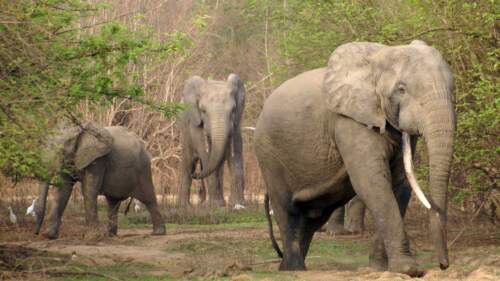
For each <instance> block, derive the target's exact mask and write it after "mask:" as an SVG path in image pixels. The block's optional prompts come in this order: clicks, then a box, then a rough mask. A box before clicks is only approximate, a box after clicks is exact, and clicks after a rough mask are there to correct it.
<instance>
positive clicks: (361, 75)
mask: <svg viewBox="0 0 500 281" xmlns="http://www.w3.org/2000/svg"><path fill="white" fill-rule="evenodd" d="M384 47H385V46H384V45H381V44H376V43H361V42H356V43H348V44H344V45H342V46H340V47H338V48H337V49H336V50H335V51H334V52H333V53H332V55H331V56H330V59H329V61H328V67H327V69H326V73H325V78H324V80H323V94H324V95H325V101H326V106H327V109H328V110H330V111H332V112H335V113H338V114H342V115H345V116H347V117H350V118H352V119H354V120H356V121H358V122H360V123H363V124H365V125H367V126H368V127H379V128H380V131H381V132H383V131H384V130H385V114H384V112H383V110H382V102H383V101H382V100H381V99H382V97H380V96H378V95H377V93H376V90H375V89H376V87H375V84H376V79H377V77H376V75H377V71H375V70H376V69H375V68H376V66H375V64H374V63H373V62H372V61H371V56H372V55H373V54H375V53H376V52H377V51H379V50H380V49H382V48H384Z"/></svg>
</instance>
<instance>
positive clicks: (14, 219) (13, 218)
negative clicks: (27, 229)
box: [9, 206, 17, 224]
mask: <svg viewBox="0 0 500 281" xmlns="http://www.w3.org/2000/svg"><path fill="white" fill-rule="evenodd" d="M9 220H10V222H11V223H13V224H16V223H17V217H16V214H14V211H12V208H11V207H10V206H9Z"/></svg>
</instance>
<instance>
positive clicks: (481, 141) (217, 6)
mask: <svg viewBox="0 0 500 281" xmlns="http://www.w3.org/2000/svg"><path fill="white" fill-rule="evenodd" d="M91 2H92V1H80V0H78V1H77V0H44V1H27V0H8V1H2V2H1V3H0V32H1V33H2V36H1V37H0V63H1V64H2V65H3V67H2V69H0V75H1V82H0V83H1V84H0V92H1V95H2V98H1V100H0V128H1V130H0V167H2V169H3V170H4V171H7V172H9V174H10V175H33V174H37V173H38V169H39V167H38V166H37V165H38V164H37V163H38V162H37V159H38V158H37V156H36V155H37V154H36V152H37V151H38V150H37V149H38V147H39V143H40V136H43V135H44V134H45V131H46V130H47V128H49V127H51V126H52V125H53V124H54V123H55V121H60V117H61V116H64V115H67V112H68V111H69V112H74V111H75V109H76V111H77V112H79V113H80V114H81V115H79V117H80V118H81V119H82V120H97V121H98V122H99V123H102V124H106V125H107V124H121V125H125V126H127V127H129V128H130V129H131V130H133V131H135V132H136V133H138V134H139V135H140V136H141V137H143V138H144V139H145V140H146V141H147V144H148V149H149V150H150V152H151V153H152V154H153V166H154V170H155V175H156V176H155V181H156V182H160V188H161V189H162V190H165V189H170V190H172V191H175V190H176V186H177V171H176V165H177V161H178V155H179V149H180V147H179V143H178V137H177V136H178V135H177V132H176V130H174V129H173V128H174V127H175V126H174V125H175V119H165V118H164V117H163V116H162V115H161V114H159V113H156V112H155V110H153V109H151V108H150V107H144V106H143V105H137V104H134V103H131V102H130V101H129V100H130V99H132V100H136V101H139V102H142V103H148V104H149V105H150V106H153V107H154V108H156V109H164V110H167V112H172V109H175V108H177V107H176V106H174V107H171V106H168V107H165V104H164V102H167V104H169V103H171V102H178V101H179V100H180V89H182V82H183V80H184V79H186V78H187V77H188V76H189V75H192V74H198V75H201V76H204V77H209V78H213V79H225V77H227V75H228V74H229V73H230V72H235V73H238V74H240V76H242V78H243V79H244V80H245V81H246V86H247V107H246V109H245V114H244V121H243V122H244V125H250V126H252V125H254V124H255V120H256V118H257V116H258V114H259V112H260V109H261V107H262V104H263V102H264V100H265V98H266V97H267V96H268V95H269V93H270V92H271V91H272V89H274V88H275V87H277V86H278V85H279V84H280V83H281V82H282V81H284V80H286V79H288V78H290V77H292V76H294V75H296V74H298V73H300V72H303V71H305V70H309V69H312V68H316V67H322V66H325V64H326V62H327V59H328V57H329V55H330V54H331V52H332V51H333V50H334V49H335V48H336V47H337V46H338V45H340V44H342V43H346V42H349V41H376V42H380V43H385V44H389V45H395V44H406V43H409V42H411V40H413V39H417V38H418V39H421V40H424V41H426V42H427V43H429V44H431V45H433V46H435V47H436V48H437V49H438V50H439V51H440V52H441V53H442V54H443V56H444V57H445V59H446V60H447V61H448V62H449V64H450V66H451V68H452V70H453V73H454V75H455V83H456V92H455V94H456V109H457V117H458V127H457V134H456V136H457V137H456V140H457V141H456V147H455V164H454V167H453V174H452V183H453V184H452V185H451V187H450V188H451V192H452V195H453V199H454V201H455V202H460V203H464V204H462V205H461V206H462V207H466V208H467V207H474V208H477V207H478V205H479V204H481V202H483V199H484V198H485V197H486V198H493V194H496V195H494V196H496V197H495V198H496V199H488V200H490V202H492V203H494V202H496V204H497V205H498V204H500V199H499V198H498V197H499V195H498V194H499V193H498V192H496V193H495V192H493V190H497V191H498V183H497V182H498V178H499V171H498V167H499V166H500V161H499V159H500V157H499V156H500V146H499V141H498V139H499V137H498V136H499V133H500V132H499V128H500V125H499V120H500V110H499V106H500V96H499V94H498V92H499V87H498V84H497V79H498V76H499V65H500V63H499V60H498V57H499V55H500V51H499V49H498V32H499V18H498V15H499V14H500V13H499V10H500V9H499V4H498V1H493V0H485V1H476V2H471V1H464V0H453V1H417V0H405V1H395V0H350V1H313V0H279V1H278V0H241V1H229V0H204V1H192V0H186V1H166V0H150V1H145V0H127V1H118V0H109V1H107V2H108V3H109V4H108V5H103V4H95V3H91ZM98 2H101V1H98ZM244 138H245V143H246V144H250V143H251V136H244ZM245 152H246V156H245V159H246V162H245V163H246V174H247V175H246V178H247V186H249V189H252V188H254V187H255V186H257V187H259V188H260V186H261V181H260V176H259V172H258V168H257V166H256V163H255V159H254V157H253V155H252V148H251V145H247V146H246V148H245ZM421 155H422V156H421V157H420V161H421V162H425V159H423V158H422V157H425V153H421ZM420 166H421V167H423V168H421V169H420V174H421V177H425V176H426V169H425V165H420ZM255 190H258V188H256V189H255ZM494 200H496V201H494ZM493 205H494V204H493ZM499 207H500V206H499ZM499 210H500V208H499Z"/></svg>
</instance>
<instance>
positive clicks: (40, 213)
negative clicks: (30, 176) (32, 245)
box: [35, 182, 49, 235]
mask: <svg viewBox="0 0 500 281" xmlns="http://www.w3.org/2000/svg"><path fill="white" fill-rule="evenodd" d="M39 187H40V196H39V197H38V200H37V202H36V204H35V206H36V210H35V216H36V226H35V234H37V235H38V234H39V233H40V228H42V224H43V219H44V217H45V209H46V205H47V196H48V193H49V184H48V183H47V182H40V184H39Z"/></svg>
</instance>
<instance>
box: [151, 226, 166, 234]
mask: <svg viewBox="0 0 500 281" xmlns="http://www.w3.org/2000/svg"><path fill="white" fill-rule="evenodd" d="M165 234H167V230H166V229H165V225H162V226H159V227H154V228H153V233H151V235H165Z"/></svg>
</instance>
